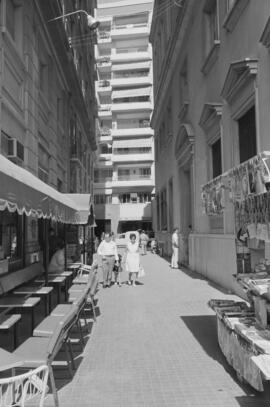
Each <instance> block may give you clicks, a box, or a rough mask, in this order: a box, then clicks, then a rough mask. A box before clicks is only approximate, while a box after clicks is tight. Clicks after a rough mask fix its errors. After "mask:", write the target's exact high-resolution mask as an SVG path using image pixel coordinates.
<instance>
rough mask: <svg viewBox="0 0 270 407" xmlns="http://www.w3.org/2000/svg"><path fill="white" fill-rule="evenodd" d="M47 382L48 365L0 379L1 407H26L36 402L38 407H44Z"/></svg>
mask: <svg viewBox="0 0 270 407" xmlns="http://www.w3.org/2000/svg"><path fill="white" fill-rule="evenodd" d="M47 382H48V366H46V365H43V366H39V367H38V368H36V369H34V370H30V371H29V372H27V373H24V374H21V375H18V376H12V377H8V378H5V379H0V407H12V406H16V407H24V406H26V403H28V402H29V401H35V404H34V405H35V406H36V407H43V406H44V400H45V396H46V392H47V390H48V386H47ZM38 401H39V404H37V403H38Z"/></svg>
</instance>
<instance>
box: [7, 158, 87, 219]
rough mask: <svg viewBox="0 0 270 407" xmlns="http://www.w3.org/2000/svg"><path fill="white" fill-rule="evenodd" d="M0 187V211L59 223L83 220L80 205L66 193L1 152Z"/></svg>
mask: <svg viewBox="0 0 270 407" xmlns="http://www.w3.org/2000/svg"><path fill="white" fill-rule="evenodd" d="M0 186H1V187H0V210H5V209H7V210H8V211H9V212H15V211H17V212H18V213H19V214H20V215H22V214H26V215H27V216H30V215H31V216H36V217H38V218H45V219H53V220H55V221H57V222H62V223H69V224H82V223H83V220H84V218H82V216H81V207H78V206H77V204H76V202H75V201H74V200H73V199H71V198H70V197H69V196H68V194H62V193H61V192H58V191H57V190H56V189H54V188H52V187H51V186H49V185H47V184H46V183H45V182H43V181H41V180H40V179H39V178H37V177H36V176H35V175H33V174H32V173H30V172H29V171H27V170H25V169H24V168H21V167H19V166H18V165H16V164H14V163H13V162H11V161H10V160H8V159H7V158H6V157H4V156H3V155H1V154H0ZM87 196H88V200H89V194H87Z"/></svg>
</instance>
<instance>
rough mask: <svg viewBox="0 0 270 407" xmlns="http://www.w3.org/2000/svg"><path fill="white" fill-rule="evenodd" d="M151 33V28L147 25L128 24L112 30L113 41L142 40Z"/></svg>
mask: <svg viewBox="0 0 270 407" xmlns="http://www.w3.org/2000/svg"><path fill="white" fill-rule="evenodd" d="M149 33H150V28H149V25H148V24H147V23H141V24H126V25H118V26H114V27H113V28H112V30H111V37H112V39H113V40H118V39H120V38H121V39H123V38H133V37H135V38H140V37H147V36H148V35H149Z"/></svg>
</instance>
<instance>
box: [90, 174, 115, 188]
mask: <svg viewBox="0 0 270 407" xmlns="http://www.w3.org/2000/svg"><path fill="white" fill-rule="evenodd" d="M94 184H95V187H97V188H102V187H106V188H111V187H112V177H105V178H95V179H94Z"/></svg>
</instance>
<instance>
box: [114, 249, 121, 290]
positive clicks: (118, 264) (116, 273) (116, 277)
mask: <svg viewBox="0 0 270 407" xmlns="http://www.w3.org/2000/svg"><path fill="white" fill-rule="evenodd" d="M121 263H122V256H121V254H119V255H118V262H115V264H114V267H113V272H114V284H116V285H118V287H121V286H122V284H121V278H120V277H121V273H122V271H123V270H122V264H121Z"/></svg>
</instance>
